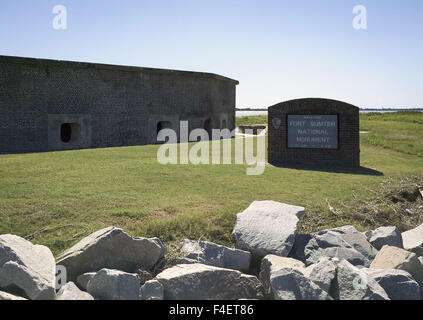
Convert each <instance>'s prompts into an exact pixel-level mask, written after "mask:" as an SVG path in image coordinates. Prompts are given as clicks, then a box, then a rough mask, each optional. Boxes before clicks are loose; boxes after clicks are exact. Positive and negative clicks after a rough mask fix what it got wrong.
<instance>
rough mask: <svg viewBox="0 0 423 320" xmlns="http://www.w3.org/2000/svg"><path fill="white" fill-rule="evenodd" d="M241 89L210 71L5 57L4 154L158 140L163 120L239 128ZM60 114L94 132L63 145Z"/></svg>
mask: <svg viewBox="0 0 423 320" xmlns="http://www.w3.org/2000/svg"><path fill="white" fill-rule="evenodd" d="M237 84H238V82H237V81H235V80H232V79H229V78H225V77H222V76H218V75H214V74H208V73H199V72H186V71H174V70H161V69H150V68H138V67H125V66H111V65H101V64H90V63H78V62H67V61H53V60H41V59H27V58H16V57H5V56H0V153H20V152H38V151H49V150H66V149H78V148H94V147H112V146H127V145H143V144H149V143H155V142H156V129H157V123H158V122H159V121H169V119H170V121H171V122H172V127H173V128H174V129H175V130H178V129H179V121H182V120H188V121H190V126H192V124H195V126H196V127H201V126H202V125H203V124H204V122H205V120H206V119H211V120H212V127H213V128H220V127H221V126H222V123H226V126H227V128H229V129H230V130H233V129H234V128H235V88H236V85H237ZM60 115H66V116H64V119H63V121H65V120H66V119H84V123H83V124H81V125H85V126H89V127H90V128H89V129H90V130H85V129H86V128H84V130H82V132H90V135H89V136H87V137H84V140H83V141H79V142H73V141H72V142H70V143H68V144H62V145H61V144H60V143H57V141H56V140H57V139H52V138H51V137H53V138H54V137H56V136H59V135H60V132H59V129H58V128H60V126H59V127H58V126H57V125H56V126H55V127H54V128H51V127H49V118H54V119H56V120H57V117H59V118H60ZM72 115H74V117H72ZM56 122H57V121H56ZM191 122H192V124H191ZM50 123H52V122H51V121H50ZM56 124H57V123H56ZM52 130H53V132H52ZM55 135H56V136H55ZM49 137H50V141H49ZM52 140H54V141H52Z"/></svg>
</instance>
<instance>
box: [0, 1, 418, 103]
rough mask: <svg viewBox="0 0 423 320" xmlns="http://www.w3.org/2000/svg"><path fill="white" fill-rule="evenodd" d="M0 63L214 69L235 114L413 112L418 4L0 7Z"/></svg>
mask: <svg viewBox="0 0 423 320" xmlns="http://www.w3.org/2000/svg"><path fill="white" fill-rule="evenodd" d="M55 5H65V6H66V8H67V20H68V21H67V22H68V28H67V30H55V29H54V28H53V27H52V20H53V18H54V14H53V13H52V9H53V7H54V6H55ZM356 5H364V6H366V8H367V11H368V12H367V14H368V16H367V20H368V21H367V24H368V25H367V30H355V29H354V28H353V26H352V20H353V18H354V14H353V12H352V11H353V7H354V6H356ZM0 55H13V56H25V57H37V58H49V59H62V60H76V61H87V62H100V63H111V64H122V65H135V66H145V67H157V68H167V69H180V70H193V71H204V72H213V73H217V74H221V75H225V76H228V77H231V78H234V79H237V80H239V81H240V85H239V86H238V89H237V106H238V107H268V106H270V105H273V104H275V103H278V102H281V101H285V100H289V99H295V98H304V97H325V98H333V99H338V100H343V101H346V102H349V103H352V104H355V105H357V106H360V107H404V108H405V107H423V1H421V0H401V1H400V0H396V1H395V0H289V1H288V0H286V1H285V0H260V1H258V0H257V1H250V0H167V1H164V0H149V1H142V0H107V1H105V0H85V1H83V0H60V1H59V0H55V1H50V0H37V1H34V0H1V1H0Z"/></svg>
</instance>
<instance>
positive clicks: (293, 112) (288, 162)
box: [268, 98, 360, 168]
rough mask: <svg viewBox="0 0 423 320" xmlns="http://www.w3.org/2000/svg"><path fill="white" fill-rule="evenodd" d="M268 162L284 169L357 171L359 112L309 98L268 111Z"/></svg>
mask: <svg viewBox="0 0 423 320" xmlns="http://www.w3.org/2000/svg"><path fill="white" fill-rule="evenodd" d="M268 121H269V123H268V138H269V139H268V142H269V143H268V161H269V163H271V164H273V165H276V166H285V167H297V166H300V167H313V168H315V167H319V168H320V167H322V168H335V167H341V168H359V167H360V137H359V130H360V129H359V109H358V108H357V107H355V106H353V105H350V104H348V103H345V102H342V101H336V100H329V99H319V98H308V99H298V100H291V101H287V102H283V103H279V104H277V105H274V106H272V107H270V108H269V119H268Z"/></svg>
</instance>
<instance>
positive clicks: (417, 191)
mask: <svg viewBox="0 0 423 320" xmlns="http://www.w3.org/2000/svg"><path fill="white" fill-rule="evenodd" d="M373 192H374V193H375V197H374V198H373V199H372V200H370V201H363V200H360V201H357V202H355V203H354V204H353V205H351V206H349V207H348V208H347V209H349V210H347V211H350V214H351V215H352V216H354V218H356V219H360V220H362V221H361V223H362V224H363V225H364V226H369V227H374V226H396V227H398V228H399V229H400V230H401V231H406V230H409V229H411V228H414V227H416V226H418V225H420V224H421V223H423V177H407V178H401V179H400V180H397V179H389V180H386V181H384V182H383V183H382V184H381V185H380V188H379V189H378V190H373Z"/></svg>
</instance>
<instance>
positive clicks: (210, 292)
mask: <svg viewBox="0 0 423 320" xmlns="http://www.w3.org/2000/svg"><path fill="white" fill-rule="evenodd" d="M156 279H157V280H158V281H159V282H160V283H161V284H162V285H163V287H164V297H165V299H166V300H239V299H257V298H261V297H263V287H262V285H261V283H260V281H259V280H258V279H257V278H256V277H254V276H250V275H245V274H242V273H241V272H239V271H237V270H231V269H224V268H218V267H213V266H208V265H204V264H198V263H197V264H181V265H177V266H174V267H172V268H169V269H166V270H164V271H163V272H161V273H160V274H158V275H157V277H156Z"/></svg>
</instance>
